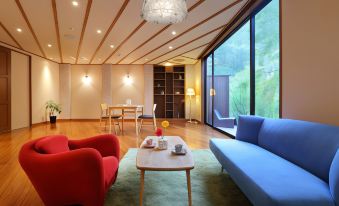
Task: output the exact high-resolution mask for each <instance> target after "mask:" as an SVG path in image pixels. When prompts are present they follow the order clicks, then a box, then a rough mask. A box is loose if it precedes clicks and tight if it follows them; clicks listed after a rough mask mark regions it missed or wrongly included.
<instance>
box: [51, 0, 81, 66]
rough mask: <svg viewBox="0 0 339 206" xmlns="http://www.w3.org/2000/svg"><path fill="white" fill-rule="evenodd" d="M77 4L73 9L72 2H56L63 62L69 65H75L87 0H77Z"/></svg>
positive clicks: (63, 0)
mask: <svg viewBox="0 0 339 206" xmlns="http://www.w3.org/2000/svg"><path fill="white" fill-rule="evenodd" d="M78 2H79V6H77V7H74V6H73V5H72V1H69V0H62V1H59V0H57V1H56V6H57V12H58V21H59V30H60V39H61V49H62V54H63V57H64V62H65V63H71V64H74V63H75V58H76V54H77V49H78V45H79V41H80V34H81V29H82V25H83V21H84V17H85V13H86V7H87V0H78Z"/></svg>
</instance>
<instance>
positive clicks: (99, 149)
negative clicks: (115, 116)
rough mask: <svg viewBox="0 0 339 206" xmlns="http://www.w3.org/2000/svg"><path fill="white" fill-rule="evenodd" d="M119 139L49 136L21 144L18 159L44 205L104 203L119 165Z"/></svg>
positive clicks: (104, 136) (107, 136)
mask: <svg viewBox="0 0 339 206" xmlns="http://www.w3.org/2000/svg"><path fill="white" fill-rule="evenodd" d="M119 149H120V148H119V140H118V138H117V137H115V136H114V135H100V136H96V137H92V138H88V139H84V140H68V138H67V137H66V136H62V135H56V136H48V137H43V138H40V139H36V140H33V141H30V142H28V143H26V144H25V145H23V147H22V148H21V151H20V154H19V162H20V164H21V166H22V168H23V169H24V171H25V172H26V174H27V176H28V177H29V179H30V180H31V182H32V184H33V185H34V187H35V189H36V191H37V192H38V193H39V195H40V197H41V199H42V201H43V202H44V203H45V205H52V206H53V205H90V206H92V205H93V206H94V205H103V204H104V198H105V193H106V192H107V191H108V189H109V188H110V186H111V185H112V184H113V183H114V182H115V179H116V177H117V174H118V167H119Z"/></svg>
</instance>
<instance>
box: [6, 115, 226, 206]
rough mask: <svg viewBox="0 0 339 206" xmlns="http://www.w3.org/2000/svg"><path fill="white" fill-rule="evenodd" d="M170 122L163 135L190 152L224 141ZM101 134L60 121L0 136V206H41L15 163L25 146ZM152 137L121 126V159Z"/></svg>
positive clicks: (89, 124) (201, 128) (93, 127)
mask: <svg viewBox="0 0 339 206" xmlns="http://www.w3.org/2000/svg"><path fill="white" fill-rule="evenodd" d="M170 122H171V126H170V127H169V128H168V129H167V130H166V131H165V135H172V136H174V135H177V136H181V137H182V138H183V139H184V140H185V142H186V143H187V144H188V146H189V147H190V148H191V149H200V148H208V141H209V139H210V138H211V137H216V138H228V137H227V136H225V135H223V134H221V133H219V132H217V131H215V130H213V129H212V128H210V127H208V126H205V125H200V124H198V125H194V124H188V123H186V122H184V121H179V120H176V121H175V120H173V121H170ZM103 133H107V131H105V129H104V128H100V127H99V123H98V122H94V121H63V122H58V123H57V124H56V126H51V125H50V124H40V125H36V126H33V127H32V128H24V129H19V130H15V131H12V132H10V133H5V134H0V205H1V206H7V205H10V206H11V205H15V206H18V205H34V206H38V205H43V203H42V201H41V200H40V198H39V196H38V194H37V193H36V191H35V190H34V188H33V186H32V184H31V183H30V181H29V179H28V178H27V176H26V175H25V173H24V172H23V170H22V169H21V167H20V165H19V162H18V152H19V151H20V148H21V146H22V145H23V144H24V143H25V142H27V141H29V140H32V139H36V138H39V137H42V136H46V135H52V134H63V135H67V136H68V137H69V138H70V139H82V138H86V137H91V136H94V135H98V134H103ZM153 134H154V132H153V130H152V127H151V126H145V127H144V128H143V130H142V133H141V134H140V135H139V136H136V134H135V129H134V124H133V123H132V122H127V123H125V133H124V135H123V136H120V135H119V134H118V136H119V140H120V148H121V157H122V156H123V155H124V154H125V153H126V152H127V150H128V149H129V148H136V147H138V146H139V145H140V143H141V142H142V140H143V139H144V138H145V137H146V136H148V135H153ZM52 178H53V177H52Z"/></svg>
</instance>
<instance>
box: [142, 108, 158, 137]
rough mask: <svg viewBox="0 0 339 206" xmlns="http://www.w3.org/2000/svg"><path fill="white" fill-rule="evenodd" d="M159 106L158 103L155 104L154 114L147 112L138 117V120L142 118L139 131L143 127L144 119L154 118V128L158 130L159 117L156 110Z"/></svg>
mask: <svg viewBox="0 0 339 206" xmlns="http://www.w3.org/2000/svg"><path fill="white" fill-rule="evenodd" d="M156 108H157V104H153V110H152V115H146V114H142V115H140V116H139V117H138V120H139V119H140V124H139V125H140V126H139V133H140V131H141V129H142V126H143V125H144V120H153V121H152V124H150V125H153V129H154V130H156V129H157V119H156V117H155V110H156Z"/></svg>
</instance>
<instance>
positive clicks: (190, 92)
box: [186, 88, 195, 96]
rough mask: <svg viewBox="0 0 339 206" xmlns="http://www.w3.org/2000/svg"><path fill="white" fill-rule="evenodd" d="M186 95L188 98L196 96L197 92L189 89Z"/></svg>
mask: <svg viewBox="0 0 339 206" xmlns="http://www.w3.org/2000/svg"><path fill="white" fill-rule="evenodd" d="M186 95H188V96H194V95H195V91H194V89H193V88H187V90H186Z"/></svg>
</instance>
